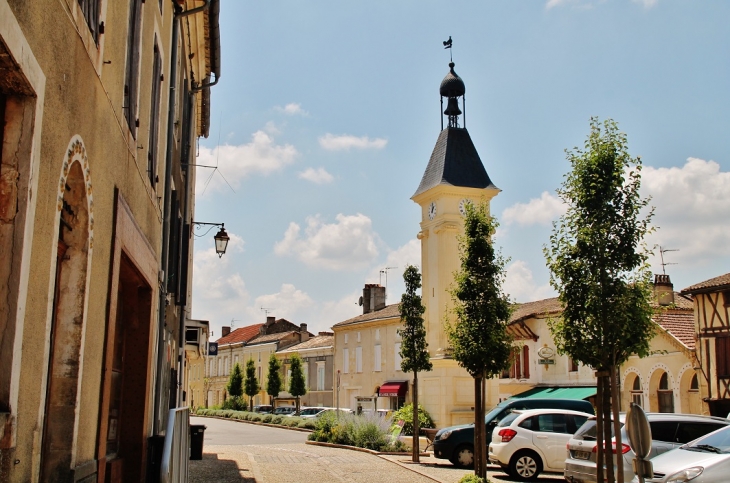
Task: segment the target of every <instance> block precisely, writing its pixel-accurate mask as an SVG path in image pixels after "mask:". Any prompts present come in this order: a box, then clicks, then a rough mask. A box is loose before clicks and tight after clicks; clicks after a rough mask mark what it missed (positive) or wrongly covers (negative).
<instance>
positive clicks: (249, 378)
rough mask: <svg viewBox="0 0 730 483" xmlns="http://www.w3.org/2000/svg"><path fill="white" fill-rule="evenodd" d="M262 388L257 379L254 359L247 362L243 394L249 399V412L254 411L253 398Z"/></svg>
mask: <svg viewBox="0 0 730 483" xmlns="http://www.w3.org/2000/svg"><path fill="white" fill-rule="evenodd" d="M260 390H261V386H260V385H259V380H258V379H256V364H254V362H253V359H249V360H248V361H246V378H245V379H244V380H243V392H245V393H246V396H248V397H249V400H248V410H249V411H253V397H254V396H255V395H256V394H258V393H259V391H260Z"/></svg>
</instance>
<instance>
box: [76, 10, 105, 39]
mask: <svg viewBox="0 0 730 483" xmlns="http://www.w3.org/2000/svg"><path fill="white" fill-rule="evenodd" d="M78 1H79V5H80V6H81V11H82V12H84V18H85V19H86V24H87V25H88V26H89V30H90V31H91V35H92V36H93V37H94V42H96V43H97V44H98V43H99V3H100V0H78Z"/></svg>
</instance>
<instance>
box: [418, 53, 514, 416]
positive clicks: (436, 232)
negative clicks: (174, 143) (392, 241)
mask: <svg viewBox="0 0 730 483" xmlns="http://www.w3.org/2000/svg"><path fill="white" fill-rule="evenodd" d="M465 93H466V88H465V86H464V81H463V80H462V79H461V78H460V77H459V76H458V75H457V74H456V72H454V63H453V62H451V63H449V72H448V74H446V77H444V80H443V81H442V82H441V87H440V94H441V107H442V108H443V104H444V98H446V100H447V104H446V109H445V110H444V111H443V113H444V115H443V116H442V117H441V127H442V131H441V133H440V134H439V137H438V140H437V141H436V146H435V147H434V149H433V153H432V154H431V159H430V160H429V162H428V166H426V171H425V172H424V173H423V178H422V179H421V183H420V185H419V186H418V189H417V190H416V192H415V194H414V195H413V196H412V197H411V199H412V200H413V201H414V202H416V203H418V204H419V205H420V206H421V231H420V232H419V233H418V238H419V239H420V240H421V271H422V276H423V288H422V298H423V303H424V305H425V307H426V313H425V314H424V319H425V325H426V340H427V342H428V350H429V352H430V354H431V360H432V362H433V365H434V369H433V372H431V373H424V375H423V377H424V379H423V384H421V387H422V388H423V392H424V397H423V398H420V399H421V400H422V401H424V405H425V406H426V408H427V409H428V410H429V412H431V414H432V415H433V416H434V417H435V418H436V419H437V420H438V424H439V426H442V427H443V426H444V425H449V424H457V423H460V422H468V421H470V420H471V421H473V420H474V419H473V412H471V413H470V415H468V414H469V409H470V408H471V407H472V406H473V405H474V404H473V401H474V391H473V382H472V378H471V377H470V376H469V375H468V374H467V372H466V371H465V370H464V369H462V368H460V367H459V366H458V364H457V363H456V361H454V360H453V359H451V357H450V351H449V348H448V340H447V337H446V331H445V327H444V323H445V321H446V320H453V317H452V316H449V314H448V309H449V307H451V306H453V304H452V302H451V294H450V292H449V290H450V288H451V287H452V285H453V283H454V273H455V272H457V271H458V270H459V269H460V265H461V263H460V259H459V243H458V237H459V236H460V235H461V234H462V233H463V232H464V221H463V215H464V211H465V210H464V207H465V205H466V204H467V203H479V202H486V203H489V201H490V200H491V199H492V198H493V197H494V196H496V195H497V194H498V193H499V191H500V190H499V189H498V188H497V187H496V186H495V185H494V184H493V183H492V181H491V180H490V179H489V175H488V174H487V171H486V169H484V165H483V164H482V161H481V159H480V158H479V154H478V153H477V150H476V148H475V147H474V143H473V142H472V140H471V137H470V136H469V132H468V131H467V130H466V121H465V116H464V125H463V127H462V125H460V119H459V118H460V116H461V115H462V109H461V108H463V109H464V111H466V107H465ZM460 103H461V106H460ZM444 117H446V118H447V122H448V125H447V126H446V127H445V128H444V126H443V124H444ZM419 392H421V391H419ZM460 408H463V412H464V413H465V414H467V415H468V416H467V417H466V418H465V419H464V420H463V421H461V418H462V417H461V416H460V415H459V414H457V413H459V412H460V411H462V409H460Z"/></svg>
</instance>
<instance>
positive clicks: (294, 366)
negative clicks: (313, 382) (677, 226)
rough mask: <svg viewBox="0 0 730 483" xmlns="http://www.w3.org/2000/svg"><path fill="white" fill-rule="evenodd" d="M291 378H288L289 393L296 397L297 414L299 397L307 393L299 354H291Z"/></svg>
mask: <svg viewBox="0 0 730 483" xmlns="http://www.w3.org/2000/svg"><path fill="white" fill-rule="evenodd" d="M289 368H290V370H291V378H290V379H289V394H291V395H292V396H294V397H295V398H296V399H297V409H296V413H297V415H299V398H300V397H302V396H304V395H305V394H307V384H306V380H305V379H304V371H303V370H302V358H301V357H299V354H293V355H292V356H291V366H290V367H289Z"/></svg>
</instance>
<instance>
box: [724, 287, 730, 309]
mask: <svg viewBox="0 0 730 483" xmlns="http://www.w3.org/2000/svg"><path fill="white" fill-rule="evenodd" d="M722 302H723V305H725V307H730V290H725V291H724V292H723V293H722Z"/></svg>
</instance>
